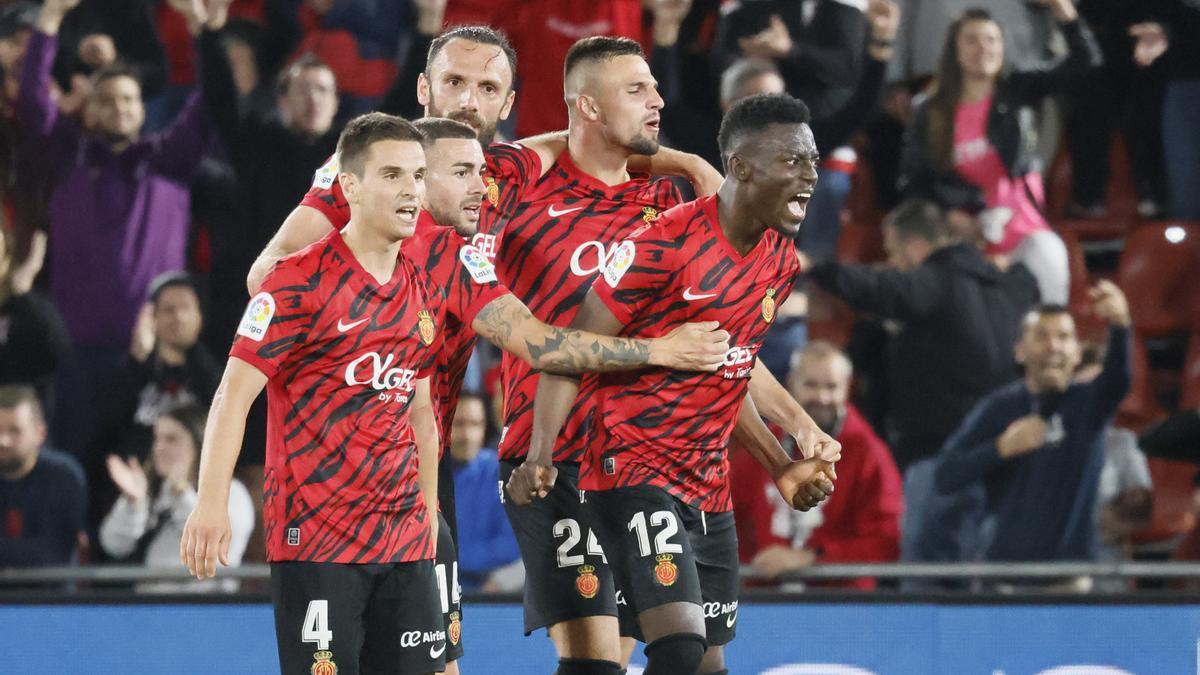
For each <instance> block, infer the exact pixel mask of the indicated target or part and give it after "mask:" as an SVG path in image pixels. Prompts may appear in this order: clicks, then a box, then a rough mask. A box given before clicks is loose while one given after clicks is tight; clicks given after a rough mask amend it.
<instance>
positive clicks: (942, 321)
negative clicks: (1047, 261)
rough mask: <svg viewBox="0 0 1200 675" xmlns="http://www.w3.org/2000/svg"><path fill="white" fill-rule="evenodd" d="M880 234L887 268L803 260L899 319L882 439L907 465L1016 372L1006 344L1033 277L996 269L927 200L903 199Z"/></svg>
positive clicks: (829, 286)
mask: <svg viewBox="0 0 1200 675" xmlns="http://www.w3.org/2000/svg"><path fill="white" fill-rule="evenodd" d="M883 232H884V242H885V246H886V248H887V251H888V262H889V264H888V267H887V268H883V269H880V268H876V267H872V266H867V265H845V264H841V263H837V262H825V263H818V264H816V265H815V266H814V265H812V264H811V263H810V262H808V261H807V260H804V261H803V262H804V266H805V268H806V269H810V270H811V271H810V277H811V278H812V280H813V281H814V282H816V283H817V284H818V285H819V286H821V287H822V288H824V289H826V290H828V291H830V292H831V293H833V294H834V295H836V296H838V297H840V298H842V299H843V300H845V301H846V302H847V303H849V304H850V305H851V306H852V307H854V308H855V309H858V310H861V311H865V312H869V313H872V314H874V315H876V316H878V317H879V318H881V319H890V320H892V321H894V322H897V323H898V324H900V326H899V329H898V331H897V332H895V334H894V335H893V336H892V338H891V339H890V340H889V342H888V347H887V367H888V381H889V382H890V383H892V387H891V390H890V391H889V398H888V401H889V404H888V410H889V424H888V430H887V435H886V438H887V440H888V442H889V445H890V446H891V448H892V452H893V455H894V456H895V458H896V463H897V464H898V465H899V467H900V469H901V470H902V471H903V470H904V469H906V468H907V467H908V466H909V465H911V464H912V463H913V462H915V461H916V460H918V459H920V458H922V457H928V456H931V455H933V454H934V453H936V452H937V450H938V448H940V447H941V445H942V443H943V442H944V441H945V439H946V437H947V436H949V435H950V432H952V431H953V430H954V429H955V427H956V426H958V423H959V422H960V421H961V420H962V417H963V415H964V414H965V413H966V412H967V411H968V410H970V408H971V406H972V405H974V403H975V401H977V400H979V398H980V397H982V396H983V395H984V394H986V393H987V392H989V391H991V390H993V389H995V388H996V387H998V386H1000V385H1002V384H1005V383H1007V382H1009V381H1010V380H1011V379H1012V378H1013V377H1014V376H1015V374H1016V372H1017V371H1016V363H1015V361H1014V360H1013V354H1012V350H1011V348H1010V345H1013V344H1015V343H1016V339H1017V335H1018V329H1019V326H1020V319H1021V317H1022V316H1023V315H1024V314H1025V312H1026V311H1028V309H1029V308H1030V307H1032V306H1033V304H1034V303H1035V302H1037V284H1036V282H1035V281H1034V279H1033V277H1032V276H1030V274H1029V272H1028V271H1027V270H1026V269H1025V268H1024V266H1021V265H1014V266H1012V267H1011V268H1009V269H1008V270H1007V271H1003V272H1002V271H1000V270H998V269H996V268H995V267H994V266H992V265H991V264H990V263H989V262H988V261H987V260H986V259H985V258H984V257H983V255H982V254H981V253H980V252H979V250H978V249H976V248H975V247H974V246H972V245H970V244H965V243H962V242H961V241H960V240H959V239H958V238H957V235H956V233H955V231H954V229H953V226H952V225H951V224H950V223H949V222H948V221H947V219H946V217H945V214H944V213H943V212H942V210H941V209H940V208H938V206H937V205H936V204H933V203H931V202H928V201H923V200H918V199H912V200H908V201H906V202H904V203H903V204H901V205H900V206H899V207H897V208H896V210H894V211H893V212H892V213H891V214H889V216H888V217H887V219H886V220H885V221H884V225H883Z"/></svg>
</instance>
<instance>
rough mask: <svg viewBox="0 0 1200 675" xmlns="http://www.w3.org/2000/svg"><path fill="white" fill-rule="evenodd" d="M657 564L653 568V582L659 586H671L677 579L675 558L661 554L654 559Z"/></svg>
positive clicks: (677, 572) (677, 569)
mask: <svg viewBox="0 0 1200 675" xmlns="http://www.w3.org/2000/svg"><path fill="white" fill-rule="evenodd" d="M655 560H657V561H658V564H657V565H655V566H654V580H655V581H657V582H658V585H659V586H672V585H674V584H675V580H676V579H678V578H679V568H678V567H676V566H675V556H673V555H671V554H670V553H663V554H662V555H660V556H658V557H657V558H655Z"/></svg>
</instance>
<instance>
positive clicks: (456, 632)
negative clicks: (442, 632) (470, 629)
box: [446, 612, 462, 646]
mask: <svg viewBox="0 0 1200 675" xmlns="http://www.w3.org/2000/svg"><path fill="white" fill-rule="evenodd" d="M446 637H448V638H450V644H452V645H455V646H457V645H458V641H459V640H461V639H462V619H460V618H459V616H458V612H451V613H450V625H449V626H447V627H446Z"/></svg>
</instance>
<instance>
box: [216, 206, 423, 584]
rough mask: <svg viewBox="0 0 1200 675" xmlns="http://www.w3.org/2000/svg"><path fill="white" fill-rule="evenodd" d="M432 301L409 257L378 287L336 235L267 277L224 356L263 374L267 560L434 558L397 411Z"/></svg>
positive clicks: (419, 353) (405, 404)
mask: <svg viewBox="0 0 1200 675" xmlns="http://www.w3.org/2000/svg"><path fill="white" fill-rule="evenodd" d="M443 310H444V302H443V299H442V294H441V292H440V290H438V289H436V288H434V287H433V286H432V285H431V284H430V282H429V280H428V278H427V276H426V274H425V273H424V272H423V271H421V270H419V269H417V267H416V266H415V265H413V264H412V262H410V261H409V260H408V258H406V257H405V256H404V255H400V256H399V257H398V262H397V264H396V269H395V272H394V273H393V275H392V278H391V279H390V280H389V281H388V282H387V283H385V284H380V283H379V282H378V281H376V280H375V278H374V277H372V276H371V275H370V274H369V273H368V272H366V271H365V270H364V269H363V268H362V267H361V266H360V265H359V263H358V261H357V259H356V258H355V257H354V255H353V254H352V253H351V251H350V249H349V248H348V247H347V246H346V243H345V241H344V240H343V239H342V236H341V233H340V232H339V231H337V230H334V231H332V232H330V233H329V234H328V235H326V236H325V237H324V238H323V239H321V240H320V241H318V242H316V243H314V244H313V245H311V246H309V247H307V248H305V249H304V250H302V251H300V252H299V253H296V254H294V255H291V256H288V257H286V258H284V259H282V260H280V261H279V263H277V264H276V265H275V267H274V268H273V269H272V271H271V272H270V273H269V274H268V275H267V278H266V279H265V280H264V281H263V285H262V287H261V289H260V291H259V293H258V294H257V295H255V296H254V297H253V298H251V300H250V304H249V306H248V307H247V309H246V314H245V316H244V317H243V318H242V321H241V324H240V325H239V327H238V331H237V337H236V338H235V340H234V343H233V347H232V348H231V350H230V356H232V357H235V358H238V359H241V360H242V361H245V362H246V363H249V364H250V365H252V366H254V367H255V368H257V369H258V370H260V371H261V372H262V373H263V374H264V375H266V376H267V378H268V382H267V409H268V413H267V461H266V467H265V477H264V483H265V484H264V493H263V500H264V502H265V508H264V521H265V524H266V541H267V559H268V560H271V561H284V560H299V561H307V562H333V563H386V562H408V561H413V560H424V559H430V558H432V557H433V550H434V546H433V541H431V539H430V536H429V522H430V521H429V514H428V513H427V512H426V509H425V502H424V500H423V499H422V497H421V491H420V486H419V483H418V479H417V463H418V459H417V449H416V443H415V440H414V435H413V430H412V426H411V424H410V423H409V412H408V411H409V408H410V407H411V403H412V397H413V395H414V393H415V390H416V388H415V381H416V380H417V379H419V378H422V377H428V376H429V375H430V373H431V372H432V370H433V362H434V349H433V346H434V344H435V343H436V341H437V340H438V337H439V333H441V332H444V330H445V319H444V311H443Z"/></svg>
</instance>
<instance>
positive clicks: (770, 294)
mask: <svg viewBox="0 0 1200 675" xmlns="http://www.w3.org/2000/svg"><path fill="white" fill-rule="evenodd" d="M762 315H763V321H766V322H767V323H771V321H772V320H774V319H775V289H774V288H768V289H767V297H765V298H763V300H762Z"/></svg>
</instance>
